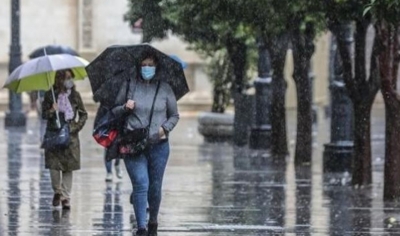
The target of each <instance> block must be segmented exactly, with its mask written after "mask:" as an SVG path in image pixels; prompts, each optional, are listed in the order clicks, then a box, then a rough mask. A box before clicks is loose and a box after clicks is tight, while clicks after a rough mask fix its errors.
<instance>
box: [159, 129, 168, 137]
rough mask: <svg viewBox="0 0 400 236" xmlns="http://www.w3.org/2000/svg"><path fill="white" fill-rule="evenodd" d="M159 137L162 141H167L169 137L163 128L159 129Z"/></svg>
mask: <svg viewBox="0 0 400 236" xmlns="http://www.w3.org/2000/svg"><path fill="white" fill-rule="evenodd" d="M158 135H159V137H160V139H166V138H167V137H166V136H165V130H164V129H163V127H160V128H159V129H158Z"/></svg>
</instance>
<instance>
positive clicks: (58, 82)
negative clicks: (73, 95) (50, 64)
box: [53, 69, 75, 92]
mask: <svg viewBox="0 0 400 236" xmlns="http://www.w3.org/2000/svg"><path fill="white" fill-rule="evenodd" d="M67 71H68V72H69V73H70V74H71V77H72V78H74V77H75V74H74V72H73V71H72V70H71V69H65V70H58V71H57V72H56V76H55V80H54V86H53V87H54V89H55V90H57V91H63V92H64V91H65V88H64V80H65V75H66V73H67ZM72 89H75V86H74V87H72Z"/></svg>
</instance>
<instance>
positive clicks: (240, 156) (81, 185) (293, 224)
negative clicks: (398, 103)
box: [0, 110, 400, 236]
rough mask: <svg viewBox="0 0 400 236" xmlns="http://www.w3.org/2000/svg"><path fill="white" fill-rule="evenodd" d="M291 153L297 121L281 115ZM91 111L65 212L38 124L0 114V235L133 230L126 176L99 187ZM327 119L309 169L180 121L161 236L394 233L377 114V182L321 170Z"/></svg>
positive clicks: (318, 130)
mask: <svg viewBox="0 0 400 236" xmlns="http://www.w3.org/2000/svg"><path fill="white" fill-rule="evenodd" d="M288 117H289V118H288V124H289V131H288V136H289V140H290V146H291V153H293V147H294V146H293V144H294V138H295V132H294V131H295V117H294V115H293V114H290V113H289V114H288ZM92 124H93V117H92V118H90V119H89V121H88V123H87V125H86V126H85V128H84V130H83V132H82V133H81V145H82V169H81V170H80V171H76V172H74V185H73V192H72V202H71V205H72V209H71V210H70V211H65V210H64V211H63V210H61V209H54V208H53V207H52V206H51V201H52V197H53V192H52V189H51V186H50V176H49V173H48V170H46V169H44V158H43V152H42V150H40V149H39V144H40V132H39V130H40V122H39V121H38V119H37V118H36V117H34V116H31V117H30V118H29V119H28V124H27V128H26V130H19V129H9V130H5V129H4V118H1V120H0V160H1V164H0V235H13V236H17V235H18V236H25V235H48V236H57V235H71V236H72V235H73V236H75V235H82V236H83V235H121V236H122V235H132V232H131V231H132V227H134V226H132V225H133V224H134V222H135V216H134V213H133V209H132V206H131V204H130V203H129V195H130V193H131V184H130V181H129V178H128V176H127V174H126V172H125V173H124V177H123V179H122V180H118V179H117V178H116V177H114V181H113V182H112V183H106V182H105V181H104V178H105V174H106V172H105V167H104V164H103V149H102V148H101V147H100V146H99V145H97V144H96V143H95V142H94V140H93V139H92V138H91V128H92ZM328 127H329V120H325V119H324V118H323V115H322V114H320V116H319V123H318V125H317V126H316V127H315V131H314V149H313V151H314V156H313V162H312V165H311V166H303V167H300V168H295V167H294V165H293V157H292V156H290V157H289V158H287V159H286V160H274V159H273V158H272V157H270V156H269V155H268V153H266V152H257V151H252V150H248V149H247V148H233V147H232V146H231V145H229V144H207V143H204V142H203V139H202V137H201V136H200V135H199V134H198V132H197V120H196V116H184V117H182V118H181V121H180V123H179V124H178V126H177V128H176V130H174V132H173V133H172V134H171V137H170V143H171V156H170V160H169V163H168V167H167V171H166V174H165V179H164V192H163V202H162V205H161V212H160V219H159V220H160V222H159V224H160V226H159V228H160V229H159V235H161V236H172V235H174V236H175V235H176V236H206V235H210V236H213V235H216V236H220V235H221V236H222V235H231V236H236V235H249V236H250V235H335V236H336V235H337V236H342V235H400V230H397V228H396V225H394V226H393V227H392V228H388V227H387V224H386V223H385V222H384V219H385V218H387V217H390V216H393V217H395V218H400V208H396V207H394V206H391V205H390V204H386V205H385V204H384V203H383V201H382V195H383V194H382V191H383V145H384V139H383V132H384V117H383V111H382V110H378V111H374V116H373V128H372V130H373V134H372V135H373V137H372V139H373V162H374V163H373V164H374V173H373V174H374V176H373V178H374V184H373V186H372V188H371V189H353V188H351V187H349V186H348V181H349V180H350V175H349V174H343V175H324V174H323V172H322V152H323V144H324V143H326V142H327V140H329V138H328V134H329V132H327V131H328Z"/></svg>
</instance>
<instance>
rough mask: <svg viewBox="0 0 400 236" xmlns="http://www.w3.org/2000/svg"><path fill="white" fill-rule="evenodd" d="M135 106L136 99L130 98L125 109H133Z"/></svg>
mask: <svg viewBox="0 0 400 236" xmlns="http://www.w3.org/2000/svg"><path fill="white" fill-rule="evenodd" d="M133 108H135V101H133V100H131V99H129V100H128V101H127V102H126V103H125V109H128V110H133Z"/></svg>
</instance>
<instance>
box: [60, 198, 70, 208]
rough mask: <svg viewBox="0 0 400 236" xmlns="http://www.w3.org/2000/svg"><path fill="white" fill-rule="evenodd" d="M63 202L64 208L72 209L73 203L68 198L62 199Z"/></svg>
mask: <svg viewBox="0 0 400 236" xmlns="http://www.w3.org/2000/svg"><path fill="white" fill-rule="evenodd" d="M61 204H62V208H63V210H69V209H71V205H70V203H69V200H68V199H64V200H62V201H61Z"/></svg>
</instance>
